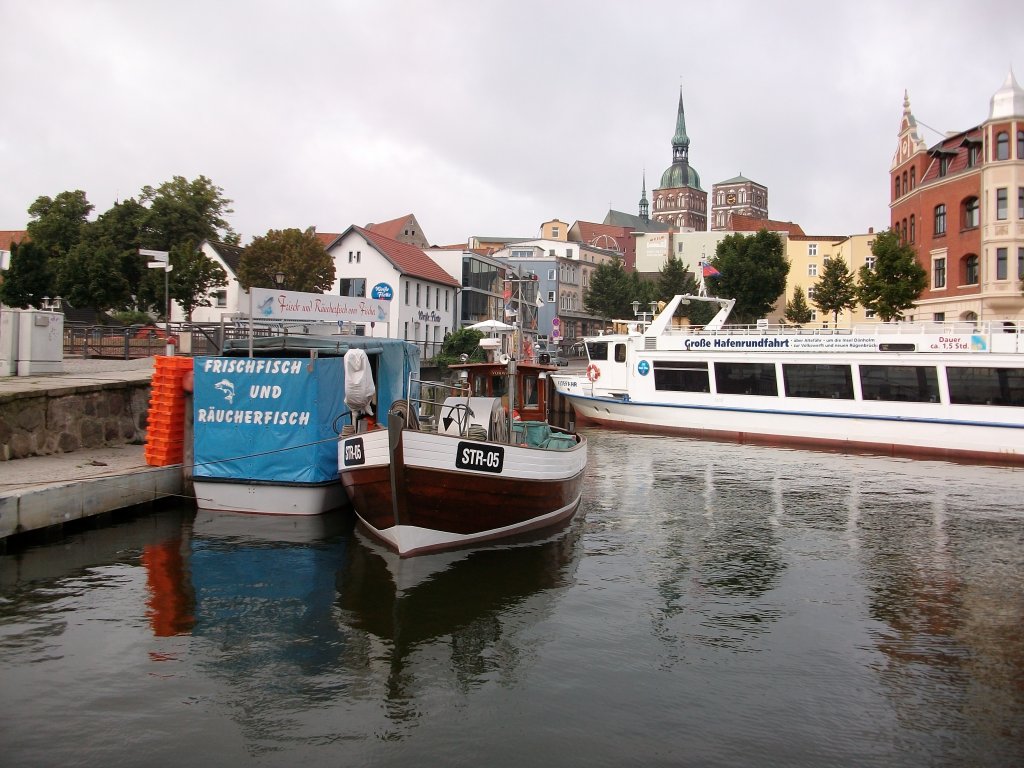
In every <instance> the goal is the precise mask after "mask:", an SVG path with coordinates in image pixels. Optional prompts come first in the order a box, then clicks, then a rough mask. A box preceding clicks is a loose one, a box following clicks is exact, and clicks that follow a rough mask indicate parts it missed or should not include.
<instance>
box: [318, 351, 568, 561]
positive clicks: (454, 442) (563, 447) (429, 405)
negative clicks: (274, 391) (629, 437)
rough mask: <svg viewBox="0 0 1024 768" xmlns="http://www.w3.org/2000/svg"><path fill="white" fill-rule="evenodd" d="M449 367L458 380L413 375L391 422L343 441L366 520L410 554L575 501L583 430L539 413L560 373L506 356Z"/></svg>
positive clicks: (531, 521)
mask: <svg viewBox="0 0 1024 768" xmlns="http://www.w3.org/2000/svg"><path fill="white" fill-rule="evenodd" d="M453 368H455V369H456V370H457V371H458V376H459V378H458V380H457V381H456V383H455V384H452V385H448V384H442V383H439V382H426V381H419V380H414V379H410V382H409V385H408V387H407V388H406V389H407V391H408V392H410V397H409V398H408V399H407V400H405V401H402V402H397V403H395V404H394V405H393V406H392V408H391V409H390V411H389V413H388V414H387V417H388V418H387V428H386V429H384V428H381V429H373V430H368V431H365V432H361V433H358V434H355V435H350V436H343V438H342V440H341V442H340V444H339V448H338V451H339V453H338V469H339V475H340V477H341V481H342V484H343V485H344V486H345V490H346V492H347V493H348V496H349V499H350V500H351V502H352V506H353V509H354V510H355V513H356V515H357V518H358V523H359V525H360V526H361V527H362V528H364V529H365V530H366V531H367V532H368V533H369V534H371V535H372V536H374V537H375V538H377V539H379V540H380V541H382V542H383V543H384V544H386V545H387V546H388V547H390V548H391V549H393V550H394V551H396V552H397V553H398V554H399V555H401V556H403V557H405V556H409V555H415V554H420V553H424V552H433V551H439V550H445V549H454V548H459V547H465V546H469V545H474V544H478V543H480V542H482V541H490V540H494V539H504V538H506V537H510V536H514V535H517V534H520V533H523V532H526V531H531V530H537V529H540V528H544V527H547V526H552V525H555V524H556V523H559V522H561V521H564V520H566V519H568V518H569V517H571V516H572V515H573V514H574V513H575V511H576V509H577V508H578V507H579V503H580V497H581V494H582V488H583V476H584V472H585V470H586V465H587V442H586V438H585V437H584V436H582V435H579V434H576V433H574V432H571V431H567V430H563V429H560V428H557V427H554V426H552V425H551V424H549V423H548V421H547V420H546V419H544V418H543V415H544V414H545V412H546V411H545V408H546V403H547V375H548V373H549V372H551V371H554V370H557V369H556V368H555V367H554V366H550V365H540V364H535V363H528V362H523V363H517V362H516V361H514V360H508V359H507V358H505V357H504V356H501V357H500V358H496V359H493V360H492V361H490V362H487V363H473V364H464V365H461V366H453ZM517 417H518V418H517Z"/></svg>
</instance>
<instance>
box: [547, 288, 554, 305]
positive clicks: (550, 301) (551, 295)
mask: <svg viewBox="0 0 1024 768" xmlns="http://www.w3.org/2000/svg"><path fill="white" fill-rule="evenodd" d="M554 303H555V292H554V291H548V304H554Z"/></svg>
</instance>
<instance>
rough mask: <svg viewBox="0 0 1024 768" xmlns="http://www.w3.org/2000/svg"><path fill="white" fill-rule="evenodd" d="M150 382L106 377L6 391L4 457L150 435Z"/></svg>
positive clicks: (1, 423) (0, 455)
mask: <svg viewBox="0 0 1024 768" xmlns="http://www.w3.org/2000/svg"><path fill="white" fill-rule="evenodd" d="M149 393H150V382H149V381H148V380H144V381H118V382H113V381H106V382H103V383H102V384H101V383H96V384H84V385H80V386H75V387H65V388H55V389H47V390H41V391H27V392H11V393H6V394H2V395H0V461H11V460H13V459H25V458H29V457H32V456H49V455H52V454H57V453H70V452H73V451H80V450H85V449H90V448H104V447H109V446H116V445H140V444H142V443H144V442H145V439H146V419H147V414H148V411H149Z"/></svg>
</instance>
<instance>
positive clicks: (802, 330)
mask: <svg viewBox="0 0 1024 768" xmlns="http://www.w3.org/2000/svg"><path fill="white" fill-rule="evenodd" d="M979 333H980V334H1000V333H1013V334H1020V333H1021V329H1020V328H1018V327H1017V326H1016V325H1014V324H1012V323H1011V324H1006V323H1004V322H1002V321H987V322H983V323H973V322H970V321H962V322H928V321H925V322H921V321H909V322H897V323H893V322H889V323H884V322H878V323H857V324H856V325H854V326H853V327H852V328H851V327H836V326H833V325H830V324H822V325H820V326H813V325H787V324H785V323H761V324H758V325H727V326H724V327H722V328H719V329H707V328H704V327H703V326H675V327H673V328H671V329H668V330H667V334H668V335H670V336H735V335H740V336H743V335H749V336H767V335H772V336H783V335H801V336H803V335H810V336H890V335H902V336H906V335H918V336H931V335H949V336H969V335H972V334H979Z"/></svg>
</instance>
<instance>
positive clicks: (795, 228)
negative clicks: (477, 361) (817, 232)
mask: <svg viewBox="0 0 1024 768" xmlns="http://www.w3.org/2000/svg"><path fill="white" fill-rule="evenodd" d="M762 229H767V230H768V231H769V232H788V233H789V234H790V235H802V234H804V231H803V229H802V228H801V227H800V225H799V224H794V223H793V222H791V221H774V220H772V219H759V218H757V217H756V216H746V215H744V214H742V213H733V214H730V215H729V230H730V231H732V232H760V231H761V230H762Z"/></svg>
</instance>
